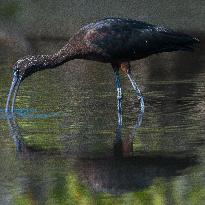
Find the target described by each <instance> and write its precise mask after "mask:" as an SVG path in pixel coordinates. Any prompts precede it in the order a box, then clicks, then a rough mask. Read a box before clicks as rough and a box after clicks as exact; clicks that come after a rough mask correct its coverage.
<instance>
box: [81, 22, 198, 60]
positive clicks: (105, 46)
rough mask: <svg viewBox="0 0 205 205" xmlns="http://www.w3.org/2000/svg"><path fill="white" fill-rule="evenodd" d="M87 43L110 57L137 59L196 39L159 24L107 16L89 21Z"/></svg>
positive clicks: (176, 47) (184, 45) (170, 49)
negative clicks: (101, 19) (91, 22)
mask: <svg viewBox="0 0 205 205" xmlns="http://www.w3.org/2000/svg"><path fill="white" fill-rule="evenodd" d="M84 38H85V41H86V42H87V45H89V47H90V48H92V49H93V50H95V51H97V52H100V53H104V55H107V56H110V57H111V58H112V59H123V58H128V59H129V58H130V59H134V58H135V59H137V58H141V57H145V56H148V55H151V54H153V53H159V52H164V51H174V50H184V49H187V48H189V46H190V45H191V46H192V45H193V43H194V42H195V40H194V39H193V38H192V37H190V36H189V35H186V34H181V33H178V32H174V31H172V30H171V29H167V28H165V27H162V26H156V25H151V24H147V23H145V22H140V21H134V20H129V19H126V20H124V19H123V20H122V19H107V20H103V21H100V22H98V23H97V24H90V25H88V27H87V33H86V35H85V37H84Z"/></svg>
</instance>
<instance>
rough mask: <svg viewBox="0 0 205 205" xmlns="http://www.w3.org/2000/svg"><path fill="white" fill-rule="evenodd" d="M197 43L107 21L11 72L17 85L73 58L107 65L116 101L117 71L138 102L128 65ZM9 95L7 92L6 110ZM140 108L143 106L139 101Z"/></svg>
mask: <svg viewBox="0 0 205 205" xmlns="http://www.w3.org/2000/svg"><path fill="white" fill-rule="evenodd" d="M198 41H199V40H198V39H196V38H193V37H191V36H189V35H187V34H182V33H178V32H175V31H173V30H171V29H167V28H165V27H163V26H157V25H151V24H148V23H145V22H141V21H136V20H131V19H122V18H107V19H103V20H100V21H97V22H95V23H90V24H88V25H86V26H84V27H82V28H81V29H80V30H79V31H78V32H77V33H76V34H74V35H73V36H72V37H71V38H70V40H69V42H68V43H67V44H66V45H65V46H64V47H63V48H62V49H60V50H59V51H58V52H56V53H55V54H53V55H38V56H26V57H24V58H22V59H20V60H18V61H17V63H16V64H15V65H14V73H15V76H17V75H18V76H20V77H19V78H20V82H21V81H22V80H23V79H25V78H26V77H27V76H29V75H31V74H33V73H34V72H37V71H39V70H44V69H47V68H55V67H57V66H59V65H61V64H63V63H65V62H67V61H69V60H73V59H86V60H94V61H100V62H104V63H111V64H112V67H113V69H114V71H115V74H116V86H117V90H118V95H120V96H119V99H121V98H122V96H121V94H120V93H121V85H120V81H119V75H118V71H119V69H121V70H123V71H124V72H125V73H127V74H128V77H129V79H130V81H131V83H132V85H133V87H134V89H135V90H136V92H137V95H138V97H139V98H140V99H142V96H141V93H140V91H139V89H138V88H137V85H136V83H135V82H134V80H133V79H132V77H131V76H130V65H129V62H130V61H132V60H138V59H141V58H145V57H147V56H149V55H152V54H155V53H161V52H171V51H177V50H192V49H193V45H194V44H195V43H197V42H198ZM20 82H19V84H20ZM17 84H18V83H17ZM14 87H15V86H14ZM17 87H18V86H17ZM13 89H14V88H13ZM14 90H15V89H14ZM11 93H12V91H11V90H10V94H9V97H8V100H7V111H8V106H9V101H10V97H11ZM14 101H15V99H14ZM13 105H14V103H13ZM13 105H12V107H13ZM141 106H144V104H143V102H142V101H141ZM143 109H144V108H143Z"/></svg>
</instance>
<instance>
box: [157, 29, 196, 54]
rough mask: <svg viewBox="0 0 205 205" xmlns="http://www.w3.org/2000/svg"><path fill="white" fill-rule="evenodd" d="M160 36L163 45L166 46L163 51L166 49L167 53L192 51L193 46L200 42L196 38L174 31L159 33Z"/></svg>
mask: <svg viewBox="0 0 205 205" xmlns="http://www.w3.org/2000/svg"><path fill="white" fill-rule="evenodd" d="M161 35H162V36H161V37H162V38H163V39H164V41H165V42H164V44H165V45H166V46H165V47H166V48H165V49H167V51H174V50H185V51H193V49H194V46H195V45H196V44H198V43H199V42H200V40H199V39H198V38H195V37H192V36H190V35H188V34H184V33H179V32H174V31H166V32H161Z"/></svg>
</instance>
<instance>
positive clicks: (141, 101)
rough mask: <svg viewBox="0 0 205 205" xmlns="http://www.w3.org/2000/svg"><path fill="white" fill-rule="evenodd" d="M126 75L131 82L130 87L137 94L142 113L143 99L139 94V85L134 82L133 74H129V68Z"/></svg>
mask: <svg viewBox="0 0 205 205" xmlns="http://www.w3.org/2000/svg"><path fill="white" fill-rule="evenodd" d="M127 76H128V78H129V80H130V82H131V84H132V87H133V88H134V90H135V92H136V94H137V98H138V99H139V100H140V110H141V112H142V113H144V99H143V96H142V94H141V91H140V89H139V87H138V86H137V83H136V82H135V80H134V79H133V76H132V74H131V71H130V70H129V72H128V73H127Z"/></svg>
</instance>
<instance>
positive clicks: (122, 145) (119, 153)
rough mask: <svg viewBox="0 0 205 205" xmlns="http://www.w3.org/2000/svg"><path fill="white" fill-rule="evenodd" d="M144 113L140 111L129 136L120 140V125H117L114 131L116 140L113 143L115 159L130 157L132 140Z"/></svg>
mask: <svg viewBox="0 0 205 205" xmlns="http://www.w3.org/2000/svg"><path fill="white" fill-rule="evenodd" d="M143 115H144V113H143V112H142V111H140V112H139V113H138V115H137V118H136V122H135V125H134V127H133V129H132V131H131V133H130V134H129V135H127V136H126V137H125V138H124V139H123V140H122V136H121V135H122V125H121V124H119V123H118V125H117V129H116V138H115V143H114V155H115V157H116V158H121V157H126V156H131V155H132V154H133V140H134V138H135V136H136V133H137V129H138V128H139V127H140V126H141V124H142V119H143Z"/></svg>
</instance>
